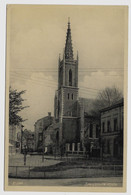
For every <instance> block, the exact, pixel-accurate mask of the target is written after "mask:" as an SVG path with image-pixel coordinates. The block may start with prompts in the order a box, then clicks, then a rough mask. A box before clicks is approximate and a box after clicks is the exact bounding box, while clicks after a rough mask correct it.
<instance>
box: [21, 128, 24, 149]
mask: <svg viewBox="0 0 131 195" xmlns="http://www.w3.org/2000/svg"><path fill="white" fill-rule="evenodd" d="M23 127H24V125H21V153H22V139H23Z"/></svg>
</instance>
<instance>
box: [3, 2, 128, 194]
mask: <svg viewBox="0 0 131 195" xmlns="http://www.w3.org/2000/svg"><path fill="white" fill-rule="evenodd" d="M6 22H7V23H6V28H7V29H6V119H5V120H6V136H5V147H6V148H5V165H6V167H5V189H7V190H8V189H10V190H14V191H15V189H16V190H19V189H20V190H22V191H24V189H27V190H30V189H34V191H35V187H37V188H38V189H41V191H42V189H43V191H44V189H46V187H48V189H49V191H50V190H51V189H52V188H53V187H56V188H55V189H58V187H60V189H62V187H64V189H73V191H79V190H80V191H88V189H90V191H97V189H98V188H99V190H98V191H101V192H102V191H103V190H104V191H119V192H122V191H124V190H125V186H126V182H125V181H126V179H125V178H126V156H127V154H126V144H127V143H126V136H127V126H126V123H127V119H126V117H127V114H126V110H127V74H128V66H127V65H128V64H127V63H128V60H127V59H128V55H127V49H128V46H127V43H128V6H122V5H121V6H98V5H31V4H30V5H24V4H23V5H16V4H8V5H7V7H6ZM65 187H66V188H65ZM107 189H108V190H107ZM65 191H66V190H65Z"/></svg>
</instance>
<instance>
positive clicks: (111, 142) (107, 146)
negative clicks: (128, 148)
mask: <svg viewBox="0 0 131 195" xmlns="http://www.w3.org/2000/svg"><path fill="white" fill-rule="evenodd" d="M100 112H101V148H102V155H103V156H104V157H113V158H122V157H123V112H124V100H123V99H121V100H120V101H118V102H117V103H115V104H114V105H112V106H110V107H107V108H104V109H102V110H101V111H100Z"/></svg>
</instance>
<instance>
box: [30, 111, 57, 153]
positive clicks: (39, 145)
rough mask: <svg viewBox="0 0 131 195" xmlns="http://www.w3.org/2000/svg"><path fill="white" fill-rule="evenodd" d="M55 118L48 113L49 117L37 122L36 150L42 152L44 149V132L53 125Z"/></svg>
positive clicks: (35, 126)
mask: <svg viewBox="0 0 131 195" xmlns="http://www.w3.org/2000/svg"><path fill="white" fill-rule="evenodd" d="M53 120H54V118H53V117H52V116H51V113H50V112H49V113H48V116H46V117H43V118H41V119H39V120H37V121H36V122H35V124H34V131H35V150H36V151H39V152H42V151H43V148H44V140H45V138H44V136H45V135H44V131H45V130H46V129H47V128H48V127H49V126H50V125H51V124H52V123H53Z"/></svg>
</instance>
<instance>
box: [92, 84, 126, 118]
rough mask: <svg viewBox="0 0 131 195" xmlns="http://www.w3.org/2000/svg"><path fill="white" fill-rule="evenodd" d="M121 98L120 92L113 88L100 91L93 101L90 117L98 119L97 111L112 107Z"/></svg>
mask: <svg viewBox="0 0 131 195" xmlns="http://www.w3.org/2000/svg"><path fill="white" fill-rule="evenodd" d="M122 98H123V94H122V92H121V91H120V90H119V89H118V88H116V87H115V86H113V87H111V88H110V87H106V88H105V89H104V90H102V91H100V92H99V93H98V95H97V98H96V100H95V101H94V107H93V109H92V115H93V116H98V117H99V114H100V113H99V111H100V110H101V109H103V108H105V107H108V106H112V105H113V104H115V103H116V102H118V101H119V100H120V99H122Z"/></svg>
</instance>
